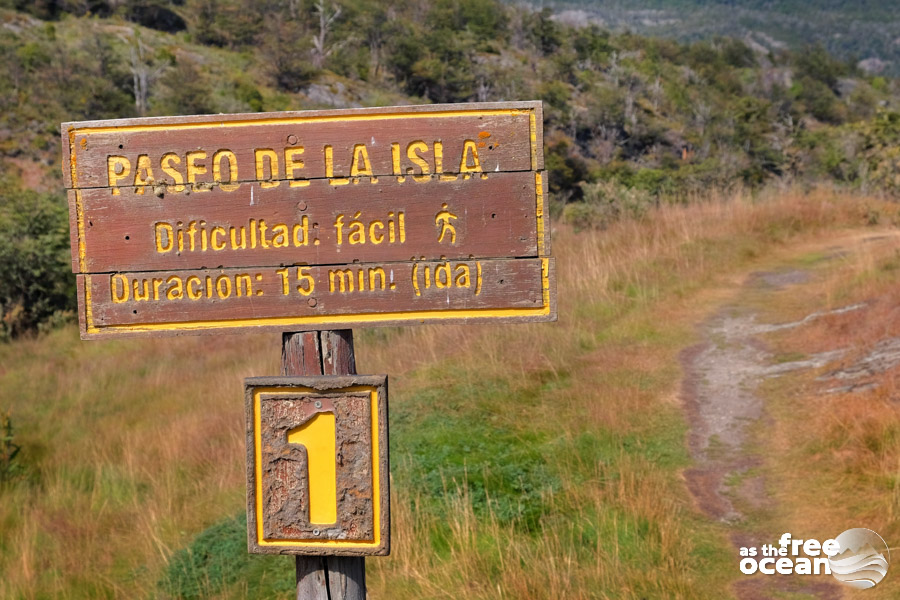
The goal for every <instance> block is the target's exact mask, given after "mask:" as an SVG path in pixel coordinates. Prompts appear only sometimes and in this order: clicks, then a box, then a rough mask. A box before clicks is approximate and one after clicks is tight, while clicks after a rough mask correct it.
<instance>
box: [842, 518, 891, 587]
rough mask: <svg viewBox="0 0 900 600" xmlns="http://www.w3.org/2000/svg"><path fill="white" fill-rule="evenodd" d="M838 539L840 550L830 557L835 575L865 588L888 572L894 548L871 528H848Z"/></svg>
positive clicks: (876, 582) (845, 581)
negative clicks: (891, 548) (889, 547)
mask: <svg viewBox="0 0 900 600" xmlns="http://www.w3.org/2000/svg"><path fill="white" fill-rule="evenodd" d="M835 540H836V541H837V543H838V544H839V545H840V551H839V552H838V553H837V554H835V555H834V556H831V557H829V559H828V562H829V564H830V566H831V574H832V575H834V577H835V579H837V580H838V581H840V582H841V583H844V584H846V585H849V586H850V587H854V588H857V589H861V590H866V589H869V588H872V587H875V586H876V585H878V583H879V582H880V581H881V580H882V579H884V576H885V575H887V571H888V566H889V564H890V562H891V551H890V549H888V545H887V544H886V543H885V542H884V539H882V537H881V536H880V535H878V534H877V533H875V532H874V531H872V530H871V529H862V528H858V529H848V530H847V531H845V532H844V533H842V534H841V535H839V536H837V537H836V538H835Z"/></svg>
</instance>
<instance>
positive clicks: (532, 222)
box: [63, 102, 556, 338]
mask: <svg viewBox="0 0 900 600" xmlns="http://www.w3.org/2000/svg"><path fill="white" fill-rule="evenodd" d="M541 129H542V115H541V105H540V103H539V102H508V103H490V104H460V105H443V106H442V105H432V106H412V107H393V108H377V109H353V110H332V111H308V112H288V113H271V114H249V115H210V116H200V117H164V118H163V117H161V118H147V119H123V120H113V121H95V122H81V123H66V124H63V153H64V168H63V172H64V177H65V180H66V185H67V187H68V188H69V191H68V195H69V206H70V219H71V232H72V268H73V270H74V271H75V273H77V274H78V277H77V279H78V298H79V317H80V322H81V334H82V337H83V338H96V337H105V336H130V335H173V334H182V333H217V332H222V331H229V330H235V329H236V328H253V329H257V330H266V329H269V330H279V331H295V330H315V329H333V328H350V327H359V326H373V325H398V324H399V325H402V324H413V323H428V322H478V321H495V322H497V321H501V322H521V321H551V320H555V318H556V299H555V291H556V286H555V275H554V264H553V259H551V258H550V257H549V252H550V241H549V223H548V220H547V216H546V215H547V211H546V199H547V191H546V185H547V184H546V177H545V174H544V173H543V152H542V144H543V142H542V131H541Z"/></svg>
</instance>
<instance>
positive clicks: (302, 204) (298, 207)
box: [297, 202, 306, 210]
mask: <svg viewBox="0 0 900 600" xmlns="http://www.w3.org/2000/svg"><path fill="white" fill-rule="evenodd" d="M297 210H306V202H301V203H300V204H298V205H297Z"/></svg>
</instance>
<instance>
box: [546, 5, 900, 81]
mask: <svg viewBox="0 0 900 600" xmlns="http://www.w3.org/2000/svg"><path fill="white" fill-rule="evenodd" d="M530 5H532V6H548V5H549V6H552V7H553V8H554V10H555V11H557V13H558V15H559V16H558V18H560V19H562V20H564V21H569V22H594V23H596V24H599V25H601V26H603V27H606V28H609V29H612V30H614V31H624V30H630V31H634V32H636V33H640V34H641V35H652V36H663V37H671V38H674V39H678V40H681V41H692V40H698V39H708V38H710V37H714V36H717V35H720V36H721V35H727V36H732V37H738V38H741V39H744V40H746V41H747V42H748V43H750V44H751V45H759V46H760V47H762V48H768V49H779V48H794V49H797V48H802V47H803V46H805V45H810V44H821V45H823V46H824V47H825V48H826V49H827V50H828V51H829V52H830V53H832V54H834V55H835V56H838V57H840V58H841V59H843V60H847V61H850V62H857V63H859V64H861V66H862V67H863V68H865V69H866V70H867V71H869V72H871V73H875V74H878V73H887V74H891V75H894V76H897V75H898V74H900V15H898V14H897V10H896V6H895V4H894V3H893V2H888V1H886V0H863V1H855V0H807V1H804V0H777V1H775V2H773V1H771V0H738V1H734V0H628V1H627V2H624V1H622V0H555V1H553V2H531V3H530Z"/></svg>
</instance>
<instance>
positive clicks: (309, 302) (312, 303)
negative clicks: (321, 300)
mask: <svg viewBox="0 0 900 600" xmlns="http://www.w3.org/2000/svg"><path fill="white" fill-rule="evenodd" d="M306 303H307V304H309V305H310V306H315V305H316V299H315V298H310V299H309V300H307V301H306Z"/></svg>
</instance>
